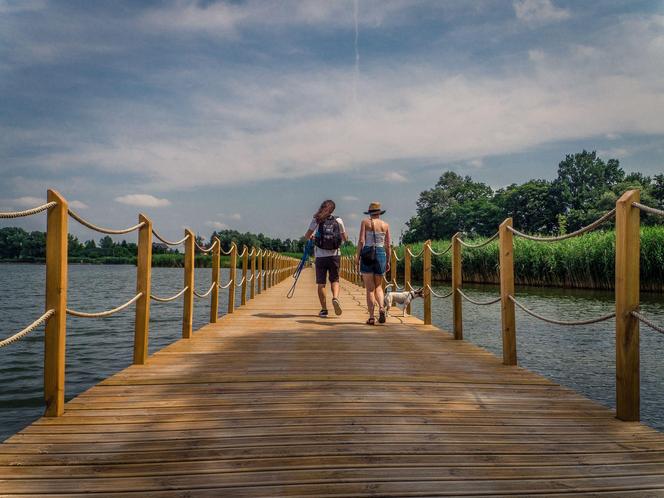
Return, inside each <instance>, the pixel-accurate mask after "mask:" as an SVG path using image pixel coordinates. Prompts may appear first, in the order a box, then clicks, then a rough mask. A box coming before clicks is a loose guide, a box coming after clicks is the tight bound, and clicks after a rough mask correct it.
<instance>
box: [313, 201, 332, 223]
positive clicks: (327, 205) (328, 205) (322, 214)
mask: <svg viewBox="0 0 664 498" xmlns="http://www.w3.org/2000/svg"><path fill="white" fill-rule="evenodd" d="M336 207H337V206H336V204H334V201H332V200H330V199H328V200H326V201H323V203H322V204H321V205H320V207H319V208H318V211H316V214H314V218H315V219H316V221H317V222H318V223H323V222H324V221H325V220H326V219H327V218H328V217H329V216H330V215H331V214H332V213H334V208H336Z"/></svg>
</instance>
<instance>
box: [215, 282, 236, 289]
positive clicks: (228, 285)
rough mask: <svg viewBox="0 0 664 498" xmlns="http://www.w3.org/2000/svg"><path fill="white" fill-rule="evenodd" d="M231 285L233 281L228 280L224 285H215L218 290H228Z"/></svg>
mask: <svg viewBox="0 0 664 498" xmlns="http://www.w3.org/2000/svg"><path fill="white" fill-rule="evenodd" d="M232 284H233V280H229V281H228V283H227V284H226V285H221V284H217V286H218V287H219V288H220V289H228V288H229V287H230V286H231V285H232Z"/></svg>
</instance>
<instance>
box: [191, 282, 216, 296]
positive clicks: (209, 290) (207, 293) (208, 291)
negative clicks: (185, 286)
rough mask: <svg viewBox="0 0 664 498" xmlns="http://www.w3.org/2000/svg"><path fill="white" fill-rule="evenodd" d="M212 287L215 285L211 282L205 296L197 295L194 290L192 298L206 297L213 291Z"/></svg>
mask: <svg viewBox="0 0 664 498" xmlns="http://www.w3.org/2000/svg"><path fill="white" fill-rule="evenodd" d="M214 286H215V283H214V282H212V285H210V288H209V289H208V290H207V292H206V293H205V294H199V293H198V292H196V289H194V296H196V297H201V298H202V297H208V296H209V295H210V292H212V289H214Z"/></svg>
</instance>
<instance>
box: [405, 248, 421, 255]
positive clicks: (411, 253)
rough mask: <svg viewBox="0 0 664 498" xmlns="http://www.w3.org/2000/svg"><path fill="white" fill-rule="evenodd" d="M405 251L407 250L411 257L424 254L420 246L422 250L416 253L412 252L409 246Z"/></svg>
mask: <svg viewBox="0 0 664 498" xmlns="http://www.w3.org/2000/svg"><path fill="white" fill-rule="evenodd" d="M406 251H408V254H410V256H411V257H412V258H419V257H420V256H422V254H424V248H422V250H421V251H420V252H418V253H417V254H413V251H411V250H410V247H407V248H406Z"/></svg>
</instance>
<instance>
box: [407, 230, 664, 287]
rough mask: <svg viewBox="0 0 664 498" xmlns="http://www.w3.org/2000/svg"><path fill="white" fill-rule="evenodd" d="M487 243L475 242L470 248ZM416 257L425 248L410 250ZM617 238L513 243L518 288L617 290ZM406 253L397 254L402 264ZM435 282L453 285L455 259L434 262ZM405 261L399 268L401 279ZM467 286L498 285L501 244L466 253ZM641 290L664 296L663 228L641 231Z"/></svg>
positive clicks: (417, 269) (610, 234) (417, 262)
mask: <svg viewBox="0 0 664 498" xmlns="http://www.w3.org/2000/svg"><path fill="white" fill-rule="evenodd" d="M482 240H484V239H480V238H478V239H474V240H472V241H469V242H472V243H478V242H481V241H482ZM449 243H450V242H449V241H435V242H433V243H432V247H433V249H434V250H435V251H436V252H441V251H442V250H444V249H446V248H447V247H448V246H449ZM410 247H411V251H412V252H414V253H416V254H417V253H418V252H419V251H421V249H422V243H418V244H412V245H411V246H410ZM615 248H616V235H615V232H614V231H612V230H607V231H597V232H591V233H588V234H585V235H582V236H580V237H574V238H572V239H567V240H563V241H560V242H535V241H530V240H526V239H522V238H518V237H515V238H514V273H515V279H516V282H517V284H521V285H540V286H552V287H578V288H589V289H613V288H614V283H615V282H614V279H615V273H614V272H615ZM403 253H404V249H403V247H398V248H397V254H398V256H399V258H400V259H403ZM421 261H422V260H421V258H418V259H413V263H412V275H413V279H415V280H421V279H422V262H421ZM431 263H432V279H433V280H437V281H449V280H451V278H452V274H451V253H447V254H445V255H443V256H433V257H432V261H431ZM403 265H404V263H403V260H402V261H400V262H399V263H398V272H399V278H400V279H402V278H403V269H404V266H403ZM462 268H463V280H464V282H474V283H499V281H500V275H499V268H498V242H497V241H496V242H492V243H490V244H488V245H486V246H484V247H481V248H479V249H469V248H465V247H464V248H463V251H462ZM641 290H645V291H658V292H662V291H664V227H658V226H654V227H642V228H641Z"/></svg>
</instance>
